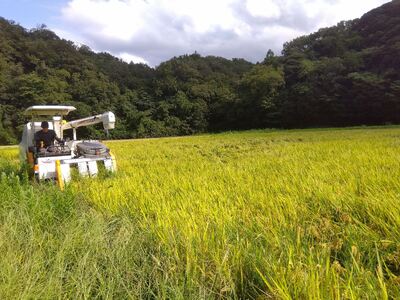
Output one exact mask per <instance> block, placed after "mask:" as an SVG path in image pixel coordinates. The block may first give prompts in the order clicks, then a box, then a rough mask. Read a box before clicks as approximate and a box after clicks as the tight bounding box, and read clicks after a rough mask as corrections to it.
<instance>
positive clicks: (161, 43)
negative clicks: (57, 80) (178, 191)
mask: <svg viewBox="0 0 400 300" xmlns="http://www.w3.org/2000/svg"><path fill="white" fill-rule="evenodd" d="M384 2H388V1H387V0H352V1H348V0H297V1H295V0H202V1H199V0H69V2H68V3H67V5H66V6H65V7H64V8H63V9H62V12H61V20H62V22H63V24H62V29H60V28H59V29H58V32H59V33H60V34H61V35H62V36H64V37H71V36H72V37H75V39H77V40H78V41H79V42H83V43H85V44H87V45H88V46H90V47H91V48H93V49H95V50H97V51H109V52H111V53H113V54H114V55H117V56H119V57H121V58H122V59H124V60H132V61H134V62H145V61H147V62H148V63H149V64H150V65H157V64H158V63H160V62H161V61H163V60H166V59H169V58H170V57H172V56H177V55H181V54H185V53H193V52H194V51H198V52H199V53H201V54H204V55H211V54H212V55H220V56H225V57H228V58H232V57H243V58H246V59H249V60H252V61H257V60H262V59H263V57H264V55H265V53H266V52H267V50H268V49H269V48H272V49H273V50H275V51H280V50H281V47H282V44H283V43H284V42H286V41H288V40H291V39H293V38H294V37H296V36H298V35H301V34H306V33H310V32H312V31H315V30H317V29H318V28H319V27H324V26H330V25H334V24H336V23H337V22H339V21H341V20H348V19H353V18H356V17H360V16H361V15H362V14H363V13H365V12H367V11H368V10H370V9H372V8H374V7H377V6H379V5H380V4H382V3H384Z"/></svg>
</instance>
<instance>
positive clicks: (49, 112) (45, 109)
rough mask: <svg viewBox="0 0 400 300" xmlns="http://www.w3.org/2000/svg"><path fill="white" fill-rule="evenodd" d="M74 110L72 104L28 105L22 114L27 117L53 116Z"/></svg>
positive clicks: (64, 114)
mask: <svg viewBox="0 0 400 300" xmlns="http://www.w3.org/2000/svg"><path fill="white" fill-rule="evenodd" d="M74 110H76V108H75V107H73V106H62V105H35V106H31V107H28V108H27V109H26V110H25V112H24V115H25V116H29V117H44V116H46V117H54V116H66V115H68V114H69V113H70V112H71V111H74Z"/></svg>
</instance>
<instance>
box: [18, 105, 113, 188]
mask: <svg viewBox="0 0 400 300" xmlns="http://www.w3.org/2000/svg"><path fill="white" fill-rule="evenodd" d="M74 110H76V108H75V107H73V106H58V105H39V106H31V107H29V108H27V109H26V110H25V113H24V114H25V116H27V117H28V118H30V121H29V122H28V123H27V124H25V126H24V129H23V134H22V140H21V143H20V145H19V146H20V157H21V161H26V162H27V163H28V165H29V167H30V168H31V170H32V174H34V176H35V178H36V179H37V180H46V179H50V180H56V181H57V182H58V184H59V186H60V187H63V186H64V183H68V182H69V181H70V180H71V167H76V168H77V169H78V172H79V174H80V175H82V176H91V177H94V176H96V175H97V174H98V163H102V164H104V167H105V169H106V170H108V171H110V172H115V171H116V168H117V166H116V161H115V158H114V157H113V155H112V154H111V152H110V150H109V149H108V148H107V147H106V146H105V145H104V144H102V143H101V142H99V141H94V140H78V138H77V128H79V127H84V126H90V125H95V124H99V123H103V127H104V130H106V131H107V132H108V130H110V129H114V127H115V115H114V114H113V113H112V112H106V113H103V114H100V115H96V116H91V117H87V118H83V119H79V120H73V121H68V122H67V121H65V120H64V117H65V116H67V115H68V114H69V113H70V112H71V111H74ZM42 121H47V122H48V124H49V129H50V130H54V131H55V133H56V135H57V136H58V137H59V138H60V139H63V138H64V131H65V130H72V136H73V139H72V140H70V139H68V140H67V141H65V142H63V143H55V144H54V145H51V146H49V147H46V148H45V147H44V146H43V145H41V146H38V145H37V144H36V141H35V133H36V132H38V131H40V130H41V129H42V128H41V122H42Z"/></svg>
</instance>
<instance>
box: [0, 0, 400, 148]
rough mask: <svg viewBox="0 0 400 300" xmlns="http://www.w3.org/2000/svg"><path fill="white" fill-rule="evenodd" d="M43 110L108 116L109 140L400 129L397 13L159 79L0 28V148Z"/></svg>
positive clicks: (163, 72)
mask: <svg viewBox="0 0 400 300" xmlns="http://www.w3.org/2000/svg"><path fill="white" fill-rule="evenodd" d="M40 104H65V105H74V106H76V107H77V108H78V110H77V111H76V112H74V113H72V114H71V118H78V117H84V116H88V115H92V114H94V113H102V112H104V111H108V110H111V111H113V112H115V114H116V115H117V118H118V123H117V128H116V130H114V131H112V133H111V135H112V136H111V137H112V138H136V137H159V136H172V135H189V134H195V133H201V132H214V131H225V130H241V129H252V128H270V127H273V128H307V127H328V126H352V125H381V124H392V123H399V122H400V1H399V0H395V1H392V2H390V3H388V4H385V5H383V6H382V7H379V8H377V9H375V10H373V11H371V12H369V13H367V14H366V15H364V16H363V17H362V18H360V19H356V20H353V21H346V22H340V23H339V24H337V25H336V26H334V27H330V28H323V29H320V30H319V31H318V32H316V33H313V34H310V35H307V36H301V37H299V38H296V39H294V40H293V41H290V42H288V43H286V44H285V45H284V47H283V51H282V53H281V54H280V55H275V54H274V53H273V52H272V51H271V50H269V51H268V52H267V53H266V56H265V59H264V60H263V61H262V62H259V63H257V64H253V63H250V62H248V61H246V60H244V59H232V60H228V59H225V58H222V57H215V56H207V57H202V56H201V55H199V54H198V53H194V54H191V55H183V56H180V57H174V58H172V59H170V60H168V61H166V62H163V63H161V64H160V65H159V66H157V67H155V68H151V67H149V66H147V65H145V64H134V63H129V64H128V63H125V62H123V61H122V60H121V59H118V58H116V57H113V56H112V55H110V54H108V53H95V52H93V51H92V50H90V48H88V47H87V46H77V45H75V44H74V43H73V42H71V41H67V40H64V39H61V38H59V37H58V36H57V35H56V34H55V33H53V32H52V31H50V30H48V29H47V28H46V26H44V25H43V26H39V27H37V28H34V29H31V30H27V29H25V28H23V27H21V26H20V25H18V24H16V23H15V22H13V21H9V20H6V19H3V18H0V115H1V122H0V144H14V143H17V142H18V140H19V137H20V135H21V130H22V126H23V124H24V123H25V122H26V119H25V118H24V116H23V115H22V112H23V110H24V109H25V108H27V107H29V106H31V105H40ZM80 130H81V132H80V134H81V135H84V136H86V137H95V136H96V137H104V133H103V132H102V131H101V130H100V128H97V127H95V128H82V129H80Z"/></svg>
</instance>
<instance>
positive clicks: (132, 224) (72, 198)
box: [0, 128, 400, 299]
mask: <svg viewBox="0 0 400 300" xmlns="http://www.w3.org/2000/svg"><path fill="white" fill-rule="evenodd" d="M399 137H400V129H398V128H381V129H377V128H371V129H367V128H363V129H351V130H304V131H251V132H243V133H225V134H217V135H204V136H196V137H184V138H167V139H152V140H132V141H115V142H108V146H109V147H110V148H111V149H112V151H113V153H114V154H115V156H116V157H117V161H118V170H119V171H118V174H116V175H111V176H106V175H105V176H101V177H99V178H96V179H81V180H76V181H74V182H73V183H72V184H70V185H69V186H68V187H67V189H66V192H64V193H62V192H60V191H58V190H57V189H56V187H54V186H52V185H51V184H45V185H38V184H33V185H32V184H31V183H29V182H28V181H26V180H25V176H26V175H24V173H23V172H21V171H19V172H18V163H17V160H16V157H17V151H16V149H8V148H4V149H0V164H1V167H2V171H3V175H2V177H1V188H2V189H3V190H4V200H3V201H2V202H1V203H0V222H1V223H0V237H1V242H0V251H1V252H2V253H3V254H4V255H3V256H2V257H1V258H0V275H1V278H3V280H2V281H1V283H0V295H2V296H3V297H6V296H24V297H27V298H29V297H34V296H35V295H39V296H42V297H39V298H43V297H50V298H51V297H52V296H55V295H62V297H63V296H65V297H76V296H78V297H95V296H97V297H104V298H120V297H122V298H125V297H127V298H130V297H132V298H153V297H156V298H181V299H187V298H195V299H198V298H259V297H261V298H265V299H269V298H279V299H281V298H282V299H288V298H294V299H299V298H310V299H340V298H354V299H359V298H398V297H400V289H399V283H400V277H399V275H400V230H399V229H400V203H399V196H400V181H399V178H400V159H399V147H400V139H399ZM32 207H33V208H32ZM42 223H43V224H42ZM15 252H17V253H18V254H16V255H14V254H13V253H15ZM27 282H28V283H27ZM3 297H2V298H3Z"/></svg>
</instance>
